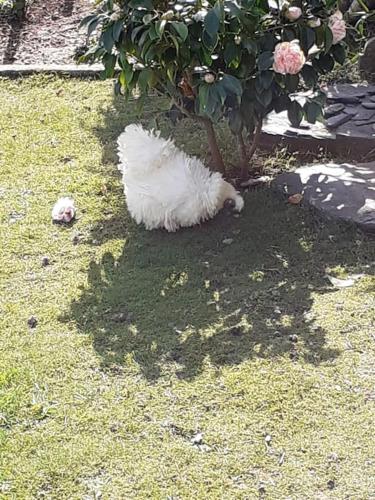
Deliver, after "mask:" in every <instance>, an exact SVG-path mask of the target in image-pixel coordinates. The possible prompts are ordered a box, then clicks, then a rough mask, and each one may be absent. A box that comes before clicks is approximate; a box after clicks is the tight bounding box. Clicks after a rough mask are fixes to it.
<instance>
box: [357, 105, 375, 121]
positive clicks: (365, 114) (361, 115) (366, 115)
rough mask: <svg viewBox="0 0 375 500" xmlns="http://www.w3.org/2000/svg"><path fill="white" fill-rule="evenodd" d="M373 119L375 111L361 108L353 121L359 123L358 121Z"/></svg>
mask: <svg viewBox="0 0 375 500" xmlns="http://www.w3.org/2000/svg"><path fill="white" fill-rule="evenodd" d="M372 117H374V118H375V110H371V109H362V108H360V109H359V110H358V112H357V113H356V115H355V116H354V118H353V119H354V121H355V122H356V123H357V122H358V121H359V122H360V121H363V120H371V118H372Z"/></svg>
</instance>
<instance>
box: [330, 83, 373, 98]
mask: <svg viewBox="0 0 375 500" xmlns="http://www.w3.org/2000/svg"><path fill="white" fill-rule="evenodd" d="M367 92H368V86H367V85H351V84H349V83H341V84H340V83H338V84H336V85H332V86H331V87H328V89H327V91H326V95H327V99H341V98H342V97H344V98H350V97H355V98H357V99H358V98H360V97H364V96H365V95H366V94H367Z"/></svg>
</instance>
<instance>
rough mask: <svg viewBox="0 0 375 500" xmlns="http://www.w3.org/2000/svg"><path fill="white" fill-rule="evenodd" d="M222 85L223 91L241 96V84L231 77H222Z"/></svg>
mask: <svg viewBox="0 0 375 500" xmlns="http://www.w3.org/2000/svg"><path fill="white" fill-rule="evenodd" d="M221 82H222V85H223V87H224V89H225V90H226V91H227V92H228V93H230V94H235V95H237V96H241V94H242V85H241V82H240V81H239V80H238V79H237V78H235V77H234V76H232V75H224V76H223V78H222V79H221Z"/></svg>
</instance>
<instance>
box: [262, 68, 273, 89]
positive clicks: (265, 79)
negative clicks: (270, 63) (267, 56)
mask: <svg viewBox="0 0 375 500" xmlns="http://www.w3.org/2000/svg"><path fill="white" fill-rule="evenodd" d="M273 76H274V72H273V71H262V72H261V73H260V75H259V80H260V83H261V84H262V87H263V88H264V89H269V88H270V87H271V85H272V82H273Z"/></svg>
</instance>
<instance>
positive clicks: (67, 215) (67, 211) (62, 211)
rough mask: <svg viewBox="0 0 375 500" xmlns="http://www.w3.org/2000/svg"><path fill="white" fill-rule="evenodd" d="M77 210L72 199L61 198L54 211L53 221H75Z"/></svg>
mask: <svg viewBox="0 0 375 500" xmlns="http://www.w3.org/2000/svg"><path fill="white" fill-rule="evenodd" d="M75 213H76V209H75V206H74V201H73V200H72V199H71V198H59V199H58V200H57V202H56V203H55V206H54V207H53V209H52V220H54V221H57V222H70V221H71V220H72V219H74V217H75Z"/></svg>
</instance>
